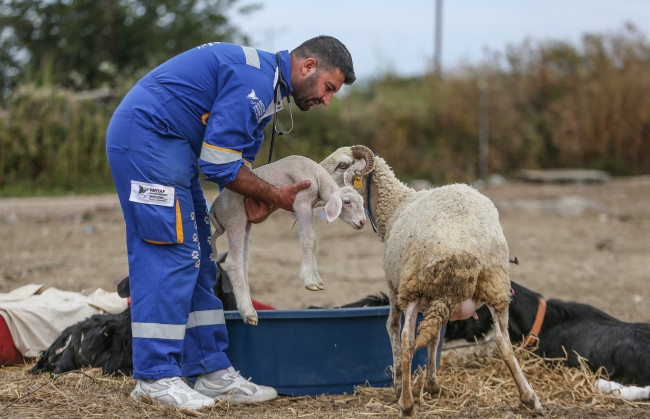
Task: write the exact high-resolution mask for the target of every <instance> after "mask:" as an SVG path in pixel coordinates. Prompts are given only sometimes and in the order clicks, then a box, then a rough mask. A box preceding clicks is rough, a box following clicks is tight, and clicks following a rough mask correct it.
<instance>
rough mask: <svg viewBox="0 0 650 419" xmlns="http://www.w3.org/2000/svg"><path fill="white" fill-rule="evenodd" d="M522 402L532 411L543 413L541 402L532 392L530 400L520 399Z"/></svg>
mask: <svg viewBox="0 0 650 419" xmlns="http://www.w3.org/2000/svg"><path fill="white" fill-rule="evenodd" d="M522 403H523V404H524V405H525V406H526V407H527V408H529V409H530V410H532V411H533V412H534V413H536V414H539V415H543V414H544V408H543V407H542V404H541V403H540V402H539V398H537V395H535V394H533V398H532V399H530V400H526V401H524V400H522Z"/></svg>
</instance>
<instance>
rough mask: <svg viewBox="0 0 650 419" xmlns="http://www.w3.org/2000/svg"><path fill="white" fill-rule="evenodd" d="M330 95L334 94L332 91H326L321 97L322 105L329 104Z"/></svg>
mask: <svg viewBox="0 0 650 419" xmlns="http://www.w3.org/2000/svg"><path fill="white" fill-rule="evenodd" d="M332 96H334V93H328V94H326V95H325V96H323V97H322V98H321V100H322V101H323V105H325V106H327V105H329V104H330V101H331V100H332Z"/></svg>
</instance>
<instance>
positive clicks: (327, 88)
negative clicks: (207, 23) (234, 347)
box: [106, 36, 356, 409]
mask: <svg viewBox="0 0 650 419" xmlns="http://www.w3.org/2000/svg"><path fill="white" fill-rule="evenodd" d="M355 78H356V77H355V74H354V68H353V65H352V58H351V56H350V53H349V52H348V50H347V48H346V47H345V45H343V44H342V43H341V42H340V41H338V40H337V39H335V38H332V37H330V36H318V37H316V38H313V39H310V40H308V41H306V42H304V43H303V44H301V45H300V46H299V47H297V48H296V49H294V50H293V51H291V53H289V52H288V51H286V50H285V51H280V52H278V53H270V52H265V51H261V50H257V49H254V48H250V47H244V46H239V45H233V44H227V43H208V44H204V45H201V46H198V47H196V48H193V49H191V50H189V51H186V52H184V53H182V54H179V55H178V56H176V57H174V58H171V59H170V60H168V61H166V62H165V63H163V64H161V65H160V66H158V67H157V68H155V69H154V70H152V71H151V72H150V73H149V74H147V75H146V76H144V77H143V78H142V79H141V80H140V81H139V82H138V83H137V84H136V85H135V86H134V87H133V88H132V89H131V90H130V91H129V92H128V94H127V95H126V96H125V97H124V99H123V100H122V103H121V104H120V105H119V106H118V108H117V109H116V110H115V113H114V114H113V117H112V119H111V122H110V124H109V126H108V130H107V134H106V151H107V155H108V160H109V163H110V167H111V171H112V174H113V178H114V180H115V186H116V188H117V193H118V195H119V199H120V203H121V206H122V211H123V213H124V220H125V223H126V241H127V250H128V263H129V278H130V287H131V301H132V307H131V316H132V323H131V329H132V332H133V377H134V378H135V379H136V380H137V384H136V387H135V389H134V390H133V392H132V393H131V396H132V397H133V398H136V399H141V398H142V397H144V396H149V397H151V398H152V399H153V400H155V401H157V402H159V403H163V404H170V405H173V406H177V407H182V408H187V409H201V408H203V407H208V406H211V405H213V404H214V403H215V399H216V400H219V399H223V398H228V399H229V400H230V401H231V402H262V401H267V400H272V399H274V398H276V397H277V392H276V391H275V389H273V388H270V387H265V386H261V385H256V384H254V383H252V382H249V381H247V380H246V379H244V378H243V377H242V376H241V375H240V374H239V372H238V371H236V370H235V369H234V368H233V367H232V364H231V363H230V361H229V360H228V358H227V357H226V355H225V353H224V350H225V349H226V348H227V346H228V334H227V331H226V324H225V321H224V314H223V306H222V303H221V301H220V300H219V299H217V297H215V295H214V293H213V287H214V284H215V281H216V269H217V266H216V264H215V261H214V259H213V257H212V255H211V251H210V221H209V218H208V213H207V205H206V202H205V198H204V196H203V191H202V189H201V185H200V179H199V168H201V170H202V172H203V175H205V177H206V179H208V180H210V181H213V182H216V183H218V184H219V185H220V187H225V188H227V189H230V190H233V191H235V192H238V193H240V194H242V195H244V196H245V197H246V198H245V200H246V212H247V216H248V219H249V220H250V221H251V222H261V221H263V220H264V219H266V217H267V216H268V215H269V214H270V213H272V212H273V211H274V210H276V209H278V208H281V209H284V210H286V211H292V204H293V200H294V198H295V196H296V194H297V193H298V192H299V191H301V190H302V189H305V188H307V187H308V186H309V181H303V182H299V183H295V184H292V185H289V186H285V187H282V188H277V187H275V186H272V185H270V184H268V183H266V182H265V181H263V180H261V179H260V178H258V177H257V176H256V175H255V174H254V172H253V171H252V170H251V163H252V162H253V161H254V160H255V156H256V155H257V152H258V151H259V149H260V147H261V145H262V141H263V139H264V136H263V129H264V127H265V126H266V125H267V124H268V122H269V121H270V120H271V119H272V118H273V117H274V113H275V112H277V111H278V110H280V109H281V107H282V98H283V97H287V100H290V99H289V98H288V97H289V95H291V96H292V97H293V99H294V102H295V104H296V106H298V108H300V109H301V110H303V111H306V110H308V109H309V108H310V107H311V106H314V105H319V104H323V105H326V106H327V105H328V103H329V102H330V100H331V99H332V95H334V93H336V92H337V91H338V90H339V89H340V88H341V86H342V85H343V84H344V83H345V84H352V83H353V82H354V80H355ZM188 376H198V378H197V379H196V382H195V384H194V388H191V387H190V386H189V385H188V384H187V383H186V382H185V380H183V379H182V378H181V377H188Z"/></svg>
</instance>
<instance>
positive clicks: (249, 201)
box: [244, 196, 278, 224]
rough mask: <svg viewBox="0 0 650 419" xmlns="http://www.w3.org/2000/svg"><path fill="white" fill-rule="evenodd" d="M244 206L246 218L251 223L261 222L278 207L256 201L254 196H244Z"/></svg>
mask: <svg viewBox="0 0 650 419" xmlns="http://www.w3.org/2000/svg"><path fill="white" fill-rule="evenodd" d="M244 207H245V208H246V218H248V221H250V222H251V223H253V224H257V223H261V222H262V221H264V220H266V218H267V217H268V216H269V215H271V213H272V212H273V211H275V210H277V209H278V207H274V206H272V205H269V204H267V203H266V202H262V201H258V200H257V199H255V198H250V197H248V196H245V197H244Z"/></svg>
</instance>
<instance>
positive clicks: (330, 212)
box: [325, 194, 343, 223]
mask: <svg viewBox="0 0 650 419" xmlns="http://www.w3.org/2000/svg"><path fill="white" fill-rule="evenodd" d="M342 208H343V201H342V200H341V196H340V195H339V194H332V196H331V197H330V199H329V201H327V204H325V216H326V218H327V222H328V223H331V222H332V221H334V220H336V219H337V218H339V215H341V209H342Z"/></svg>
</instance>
